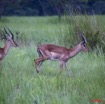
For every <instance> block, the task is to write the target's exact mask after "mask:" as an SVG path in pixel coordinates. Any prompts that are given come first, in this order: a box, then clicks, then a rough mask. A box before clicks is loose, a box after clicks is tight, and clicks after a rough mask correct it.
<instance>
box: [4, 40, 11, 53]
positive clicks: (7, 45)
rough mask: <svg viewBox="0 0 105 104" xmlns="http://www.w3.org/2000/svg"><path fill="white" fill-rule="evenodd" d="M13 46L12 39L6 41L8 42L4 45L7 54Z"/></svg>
mask: <svg viewBox="0 0 105 104" xmlns="http://www.w3.org/2000/svg"><path fill="white" fill-rule="evenodd" d="M10 47H11V43H10V41H6V44H5V46H4V53H5V54H7V53H8V51H9V48H10Z"/></svg>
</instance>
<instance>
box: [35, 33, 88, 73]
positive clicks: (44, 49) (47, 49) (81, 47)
mask: <svg viewBox="0 0 105 104" xmlns="http://www.w3.org/2000/svg"><path fill="white" fill-rule="evenodd" d="M80 37H81V38H82V42H80V43H79V44H78V45H77V46H75V47H74V48H71V49H68V48H66V47H62V46H56V45H53V44H46V45H40V46H38V47H37V52H38V54H39V58H38V59H36V60H34V62H35V65H36V71H37V73H39V71H40V70H39V68H40V66H41V65H42V63H43V62H44V61H45V60H58V61H60V73H61V72H62V69H63V66H65V68H66V69H67V73H68V74H69V69H68V67H67V61H68V60H69V59H70V58H72V57H74V56H75V55H77V54H78V53H79V52H81V51H86V52H87V51H88V48H87V47H86V42H87V40H86V38H85V37H84V36H83V34H82V33H80Z"/></svg>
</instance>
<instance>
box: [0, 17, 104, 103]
mask: <svg viewBox="0 0 105 104" xmlns="http://www.w3.org/2000/svg"><path fill="white" fill-rule="evenodd" d="M75 18H77V17H75ZM78 18H80V17H78ZM78 18H77V19H78ZM81 18H84V16H81ZM88 18H90V17H88ZM91 18H93V17H91ZM96 18H98V19H97V21H98V22H99V24H100V25H103V23H104V21H103V19H104V16H103V17H100V16H96ZM99 18H101V19H102V21H103V22H102V23H101V22H100V19H99ZM5 19H7V21H6V22H5V21H3V22H1V23H0V25H1V26H5V25H6V26H8V27H9V28H10V29H11V30H12V31H13V32H14V34H15V33H16V34H18V40H17V41H18V42H19V45H20V46H19V47H18V48H11V49H10V51H9V53H8V54H7V56H6V57H5V59H4V60H3V62H2V64H1V65H0V104H95V103H94V102H92V101H91V100H93V99H101V101H102V102H101V103H100V104H104V103H105V90H104V89H105V71H104V69H105V65H104V62H105V56H104V53H103V51H102V50H100V48H97V49H95V50H94V51H90V52H89V53H83V52H82V53H79V54H78V55H77V56H76V57H74V58H73V59H71V60H70V61H69V62H68V63H69V68H70V72H71V76H70V77H69V78H68V77H67V75H66V71H65V70H64V71H63V72H62V74H61V76H59V74H58V73H59V62H57V61H53V62H51V61H46V62H45V63H44V64H43V65H42V70H41V72H40V73H39V74H37V73H36V70H35V65H34V58H35V59H36V58H37V57H38V54H37V51H36V47H37V45H38V44H42V43H53V44H57V45H65V43H64V40H63V39H66V38H65V35H66V33H68V28H67V27H68V26H70V24H69V23H71V27H70V28H69V29H71V33H70V36H71V40H70V41H67V42H68V43H69V44H71V45H72V46H73V44H76V43H77V42H79V41H80V40H79V39H78V40H76V39H75V40H76V41H75V42H74V41H73V38H72V33H73V34H74V33H75V28H74V27H75V24H74V25H73V23H72V22H73V21H72V19H73V18H72V19H71V22H68V23H66V20H65V18H62V19H63V20H62V22H61V23H59V22H58V21H57V17H46V18H45V17H5ZM84 19H85V18H84ZM74 20H75V19H74ZM78 21H79V20H78ZM76 23H77V22H76ZM81 25H82V24H81ZM98 28H99V29H100V30H101V31H104V27H101V26H99V27H98ZM81 29H83V28H82V27H81ZM69 31H70V30H69ZM83 31H84V32H85V30H84V29H83ZM16 34H15V35H16ZM66 36H67V35H66ZM67 38H68V37H67ZM75 38H76V37H75ZM65 42H66V41H65ZM71 42H72V43H71ZM73 42H74V43H73ZM67 45H68V44H67ZM0 46H3V43H2V44H1V42H0ZM67 47H69V45H68V46H67ZM97 50H98V54H97Z"/></svg>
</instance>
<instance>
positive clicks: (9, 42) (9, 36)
mask: <svg viewBox="0 0 105 104" xmlns="http://www.w3.org/2000/svg"><path fill="white" fill-rule="evenodd" d="M7 29H8V31H7ZM7 29H6V28H4V31H1V34H2V35H3V39H5V40H6V43H5V45H4V47H3V48H0V63H1V62H2V60H3V59H4V57H5V56H6V55H7V54H8V52H9V49H10V47H17V46H18V44H17V43H16V42H15V41H14V35H13V33H12V32H11V30H10V29H9V28H7Z"/></svg>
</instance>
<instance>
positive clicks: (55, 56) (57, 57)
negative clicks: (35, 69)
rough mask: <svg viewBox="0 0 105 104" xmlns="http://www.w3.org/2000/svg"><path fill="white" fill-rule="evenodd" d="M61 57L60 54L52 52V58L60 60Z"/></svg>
mask: <svg viewBox="0 0 105 104" xmlns="http://www.w3.org/2000/svg"><path fill="white" fill-rule="evenodd" d="M59 59H60V54H58V53H55V52H51V57H50V60H59Z"/></svg>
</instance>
